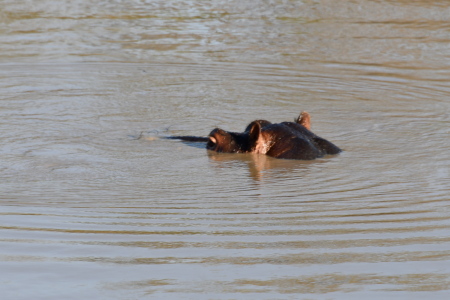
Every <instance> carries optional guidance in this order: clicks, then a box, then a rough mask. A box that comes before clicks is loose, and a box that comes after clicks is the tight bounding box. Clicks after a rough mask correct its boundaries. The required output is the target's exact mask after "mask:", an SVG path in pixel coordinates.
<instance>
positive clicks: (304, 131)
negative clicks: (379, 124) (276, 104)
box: [170, 112, 342, 160]
mask: <svg viewBox="0 0 450 300" xmlns="http://www.w3.org/2000/svg"><path fill="white" fill-rule="evenodd" d="M310 129H311V116H310V115H309V114H308V113H307V112H302V113H301V114H300V116H299V117H298V118H297V119H296V120H295V122H282V123H275V124H273V123H271V122H269V121H266V120H256V121H253V122H251V123H250V124H249V125H248V126H247V128H246V129H245V131H244V132H229V131H225V130H223V129H220V128H216V129H214V130H212V131H211V133H210V134H209V136H208V137H207V138H204V137H194V136H178V137H170V138H178V139H181V140H185V141H194V142H204V141H206V149H208V150H211V151H216V152H223V153H256V154H265V155H268V156H271V157H275V158H283V159H301V160H311V159H315V158H319V157H322V156H324V155H328V154H338V153H339V152H341V151H342V150H341V149H339V147H337V146H336V145H334V144H333V143H331V142H329V141H327V140H325V139H323V138H321V137H319V136H317V135H315V134H314V133H313V132H312V131H311V130H310Z"/></svg>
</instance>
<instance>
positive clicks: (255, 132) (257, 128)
mask: <svg viewBox="0 0 450 300" xmlns="http://www.w3.org/2000/svg"><path fill="white" fill-rule="evenodd" d="M248 127H249V128H250V129H249V130H248V134H249V137H250V145H251V147H252V148H254V147H255V146H256V144H257V143H258V141H259V139H260V137H261V124H260V123H259V122H257V121H255V122H252V123H251V124H250V125H249V126H248Z"/></svg>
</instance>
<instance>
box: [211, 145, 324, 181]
mask: <svg viewBox="0 0 450 300" xmlns="http://www.w3.org/2000/svg"><path fill="white" fill-rule="evenodd" d="M207 153H208V157H209V158H210V159H211V160H212V161H213V162H214V166H215V167H217V168H224V167H229V166H230V165H237V167H239V166H245V167H246V169H248V176H249V177H250V178H251V179H253V180H255V181H264V180H270V179H274V178H276V179H283V178H291V179H292V176H294V177H296V178H298V177H301V175H300V174H301V172H302V171H306V170H308V168H309V166H310V165H311V164H313V163H315V164H320V163H325V162H326V160H325V159H317V160H314V161H301V160H287V159H276V158H273V157H270V156H267V155H261V154H235V153H231V154H230V153H217V152H214V151H209V150H207Z"/></svg>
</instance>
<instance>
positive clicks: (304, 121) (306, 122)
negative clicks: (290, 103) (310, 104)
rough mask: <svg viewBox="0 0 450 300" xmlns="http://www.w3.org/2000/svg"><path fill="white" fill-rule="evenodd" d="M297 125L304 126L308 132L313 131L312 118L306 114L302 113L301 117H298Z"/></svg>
mask: <svg viewBox="0 0 450 300" xmlns="http://www.w3.org/2000/svg"><path fill="white" fill-rule="evenodd" d="M296 123H297V124H300V125H303V127H305V128H306V129H308V130H311V116H310V115H309V114H308V113H307V112H306V111H302V112H301V114H300V116H298V118H297V121H296Z"/></svg>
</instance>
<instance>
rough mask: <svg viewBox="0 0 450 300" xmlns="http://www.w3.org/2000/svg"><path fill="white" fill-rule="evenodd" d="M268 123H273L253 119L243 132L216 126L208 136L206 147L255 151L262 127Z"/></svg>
mask: <svg viewBox="0 0 450 300" xmlns="http://www.w3.org/2000/svg"><path fill="white" fill-rule="evenodd" d="M268 124H271V123H270V122H268V121H265V120H257V121H253V122H252V123H250V124H249V125H248V126H247V128H246V130H245V131H244V132H242V133H240V132H229V131H225V130H222V129H220V128H216V129H214V130H213V131H211V133H210V134H209V136H208V138H209V141H208V143H207V144H206V149H209V150H212V151H216V152H224V153H248V152H254V150H255V147H256V146H257V143H258V140H259V139H260V134H261V127H262V126H265V125H268Z"/></svg>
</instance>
